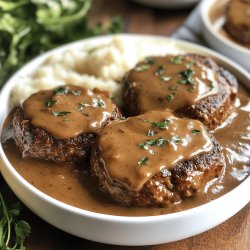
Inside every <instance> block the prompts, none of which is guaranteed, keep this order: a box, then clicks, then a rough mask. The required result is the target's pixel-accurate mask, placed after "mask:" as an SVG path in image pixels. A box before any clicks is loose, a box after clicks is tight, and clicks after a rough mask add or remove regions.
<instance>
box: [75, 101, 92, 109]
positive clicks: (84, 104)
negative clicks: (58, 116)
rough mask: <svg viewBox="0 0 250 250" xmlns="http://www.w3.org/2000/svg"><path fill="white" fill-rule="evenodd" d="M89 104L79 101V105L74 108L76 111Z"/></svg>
mask: <svg viewBox="0 0 250 250" xmlns="http://www.w3.org/2000/svg"><path fill="white" fill-rule="evenodd" d="M89 106H90V105H89V104H88V103H83V102H81V103H79V106H78V107H76V108H75V110H77V111H82V110H83V109H84V108H86V107H89Z"/></svg>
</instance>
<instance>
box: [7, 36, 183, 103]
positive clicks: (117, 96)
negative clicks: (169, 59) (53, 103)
mask: <svg viewBox="0 0 250 250" xmlns="http://www.w3.org/2000/svg"><path fill="white" fill-rule="evenodd" d="M169 53H170V54H177V53H180V51H179V50H177V48H176V47H175V46H174V44H171V43H166V42H164V41H163V40H161V39H156V38H152V39H151V38H149V39H146V40H145V43H143V44H142V43H141V40H140V41H139V40H136V39H135V38H133V39H127V38H126V37H122V36H119V35H118V36H114V37H113V38H111V39H104V40H103V43H101V44H100V42H99V43H98V44H96V43H95V44H93V43H92V42H87V43H86V42H85V43H83V45H82V46H81V47H79V46H78V47H77V46H76V47H74V46H71V47H70V48H66V49H65V50H64V51H62V52H60V53H57V52H55V53H52V54H51V55H50V56H49V57H48V58H47V60H46V61H45V62H44V63H43V64H42V65H41V66H40V67H39V68H38V69H37V70H36V71H35V72H34V73H33V74H32V75H31V76H27V77H23V78H20V79H18V80H17V83H16V86H15V88H13V91H12V98H11V105H12V106H14V105H18V104H19V103H20V102H22V101H23V100H25V99H26V98H27V97H28V96H30V95H31V94H33V93H34V92H36V91H38V90H41V89H52V88H54V87H56V86H59V85H66V84H74V85H78V86H82V87H86V88H89V89H94V88H98V89H100V90H103V91H108V92H109V93H110V97H111V98H112V99H114V101H115V102H116V103H117V104H118V105H120V104H121V99H122V98H121V93H122V84H120V81H121V79H122V77H123V75H124V74H125V73H126V72H127V71H128V70H130V69H131V68H133V67H134V66H135V64H136V63H138V62H139V61H140V60H142V59H143V58H145V57H146V56H150V55H165V54H169Z"/></svg>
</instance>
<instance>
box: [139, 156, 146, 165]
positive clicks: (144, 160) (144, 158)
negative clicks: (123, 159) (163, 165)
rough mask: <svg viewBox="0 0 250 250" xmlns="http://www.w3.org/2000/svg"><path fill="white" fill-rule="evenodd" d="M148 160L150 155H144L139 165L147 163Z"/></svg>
mask: <svg viewBox="0 0 250 250" xmlns="http://www.w3.org/2000/svg"><path fill="white" fill-rule="evenodd" d="M147 161H148V157H146V156H144V157H142V158H141V159H140V160H139V161H138V165H139V166H142V165H147Z"/></svg>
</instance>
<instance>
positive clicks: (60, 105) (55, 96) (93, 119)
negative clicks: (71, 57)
mask: <svg viewBox="0 0 250 250" xmlns="http://www.w3.org/2000/svg"><path fill="white" fill-rule="evenodd" d="M65 107H67V108H66V109H65ZM23 109H24V113H25V117H26V118H28V119H29V120H30V121H31V123H32V125H34V126H35V127H40V128H43V129H45V130H46V131H48V132H49V133H50V134H51V135H53V136H54V137H55V138H60V139H67V138H72V137H76V136H78V135H80V134H82V133H96V132H98V131H99V129H100V127H101V125H102V124H103V123H104V122H105V121H106V120H107V119H108V118H109V117H111V116H112V112H113V110H114V105H113V104H112V102H111V101H110V99H109V98H108V97H106V96H105V95H104V94H101V93H99V94H96V93H93V92H92V91H91V90H88V89H85V88H82V87H77V86H73V85H69V86H63V87H59V88H56V89H54V90H41V91H39V92H37V93H35V94H33V95H31V96H30V97H29V98H28V99H27V100H25V102H24V103H23Z"/></svg>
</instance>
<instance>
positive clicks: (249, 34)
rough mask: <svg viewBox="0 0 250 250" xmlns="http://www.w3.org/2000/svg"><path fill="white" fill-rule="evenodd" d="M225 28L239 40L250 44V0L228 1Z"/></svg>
mask: <svg viewBox="0 0 250 250" xmlns="http://www.w3.org/2000/svg"><path fill="white" fill-rule="evenodd" d="M225 28H226V30H227V32H228V33H229V34H230V35H231V36H232V37H233V38H235V39H236V40H237V41H238V42H241V43H243V44H249V45H250V1H249V0H231V1H230V2H229V3H228V6H227V9H226V23H225Z"/></svg>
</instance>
